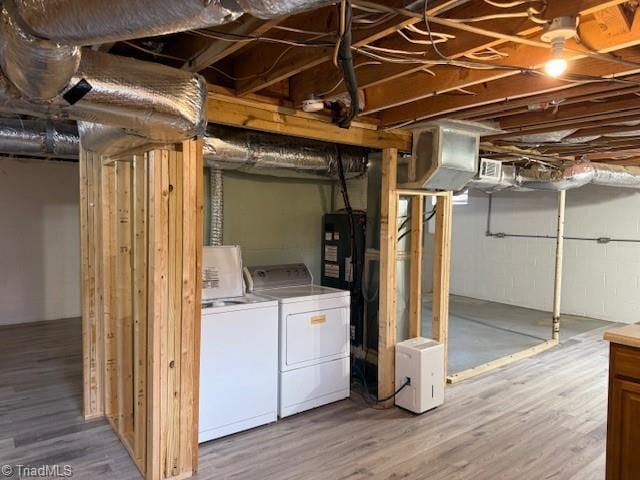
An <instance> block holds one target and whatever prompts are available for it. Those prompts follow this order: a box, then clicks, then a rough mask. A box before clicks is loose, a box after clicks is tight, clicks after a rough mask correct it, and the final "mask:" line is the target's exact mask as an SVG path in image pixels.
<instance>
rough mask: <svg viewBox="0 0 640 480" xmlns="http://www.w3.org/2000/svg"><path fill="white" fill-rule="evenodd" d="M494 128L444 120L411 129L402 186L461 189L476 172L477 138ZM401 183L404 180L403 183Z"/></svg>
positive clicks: (478, 141)
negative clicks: (411, 143)
mask: <svg viewBox="0 0 640 480" xmlns="http://www.w3.org/2000/svg"><path fill="white" fill-rule="evenodd" d="M494 132H495V129H493V128H491V127H487V126H485V125H482V124H478V123H474V122H461V121H452V120H446V121H441V122H437V123H433V124H429V125H425V126H422V127H420V128H417V129H415V130H413V151H412V157H411V163H410V166H409V169H408V172H407V173H406V176H405V177H404V179H403V178H402V175H401V174H400V175H399V178H400V179H401V182H402V183H403V185H402V187H405V188H419V189H426V190H453V191H456V190H461V189H462V188H464V186H465V185H466V184H467V183H468V182H469V180H471V179H472V178H473V177H474V176H475V175H476V173H477V172H478V155H479V145H480V135H481V134H488V133H494ZM403 180H404V181H403Z"/></svg>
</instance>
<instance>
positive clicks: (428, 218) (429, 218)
mask: <svg viewBox="0 0 640 480" xmlns="http://www.w3.org/2000/svg"><path fill="white" fill-rule="evenodd" d="M435 214H436V209H435V208H434V209H433V210H432V211H431V213H430V214H429V216H428V217H424V218H423V219H422V223H427V222H428V221H429V220H431V219H432V218H433V217H434V216H435ZM405 222H406V221H405ZM405 224H406V223H405ZM398 231H400V229H398ZM410 233H411V229H409V230H407V231H406V232H404V233H403V234H402V235H400V236H399V237H398V240H397V241H398V242H399V241H400V240H402V239H403V238H404V237H406V236H407V235H409V234H410Z"/></svg>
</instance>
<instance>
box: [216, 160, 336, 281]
mask: <svg viewBox="0 0 640 480" xmlns="http://www.w3.org/2000/svg"><path fill="white" fill-rule="evenodd" d="M331 196H332V186H331V183H329V182H313V181H307V180H294V179H281V178H272V177H267V176H257V175H243V174H237V173H231V172H229V173H227V172H225V174H224V244H225V245H240V247H241V248H242V256H243V260H244V264H245V265H264V264H267V265H268V264H275V263H295V262H303V263H306V264H307V266H308V267H309V268H310V269H311V272H312V274H313V276H314V278H317V279H319V278H320V248H321V239H322V236H321V231H322V216H323V215H324V214H325V213H326V212H329V211H331V203H332V202H331ZM207 198H208V197H205V203H206V201H207ZM205 210H207V211H208V209H205Z"/></svg>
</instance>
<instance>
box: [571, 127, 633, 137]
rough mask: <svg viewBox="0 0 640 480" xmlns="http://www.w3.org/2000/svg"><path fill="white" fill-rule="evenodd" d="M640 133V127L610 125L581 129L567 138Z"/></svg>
mask: <svg viewBox="0 0 640 480" xmlns="http://www.w3.org/2000/svg"><path fill="white" fill-rule="evenodd" d="M635 131H637V132H640V125H611V126H605V127H601V126H598V127H591V128H581V129H579V130H578V131H577V132H575V133H572V134H571V135H568V137H567V138H569V139H571V138H579V137H587V136H591V135H611V134H615V133H623V132H635Z"/></svg>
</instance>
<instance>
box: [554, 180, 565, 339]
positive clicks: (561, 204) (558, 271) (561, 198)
mask: <svg viewBox="0 0 640 480" xmlns="http://www.w3.org/2000/svg"><path fill="white" fill-rule="evenodd" d="M566 203H567V192H566V190H562V191H560V193H559V195H558V232H557V240H556V268H555V283H554V289H553V325H552V331H551V339H552V340H556V341H559V340H560V304H561V300H562V255H563V249H564V213H565V207H566Z"/></svg>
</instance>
